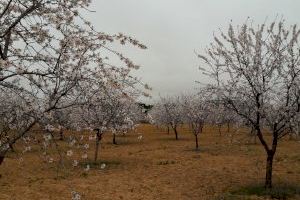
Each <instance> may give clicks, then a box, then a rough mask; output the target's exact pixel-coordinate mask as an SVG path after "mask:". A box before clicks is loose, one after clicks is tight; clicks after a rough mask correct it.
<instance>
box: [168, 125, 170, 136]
mask: <svg viewBox="0 0 300 200" xmlns="http://www.w3.org/2000/svg"><path fill="white" fill-rule="evenodd" d="M169 134H170V127H169V126H168V135H169Z"/></svg>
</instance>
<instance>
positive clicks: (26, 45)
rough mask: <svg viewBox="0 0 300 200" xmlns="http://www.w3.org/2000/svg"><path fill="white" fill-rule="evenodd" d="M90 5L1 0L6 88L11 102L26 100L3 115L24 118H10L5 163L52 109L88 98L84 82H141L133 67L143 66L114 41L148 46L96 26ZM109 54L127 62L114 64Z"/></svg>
mask: <svg viewBox="0 0 300 200" xmlns="http://www.w3.org/2000/svg"><path fill="white" fill-rule="evenodd" d="M89 4H90V1H87V0H78V1H66V0H53V1H46V0H28V1H17V0H8V1H7V0H0V5H1V6H0V92H1V96H3V97H4V98H9V99H12V101H11V102H21V103H19V104H18V105H20V106H18V107H14V106H12V105H13V104H11V105H10V106H9V107H7V108H10V109H11V110H8V111H7V112H6V111H5V112H3V113H2V114H3V115H5V114H7V115H8V117H7V116H5V119H8V118H9V119H11V118H10V117H9V116H10V113H14V111H15V109H18V110H17V111H16V112H15V115H16V116H15V118H18V119H21V118H22V119H23V118H24V120H23V121H22V123H18V124H16V120H9V122H10V124H9V126H10V127H14V128H13V129H12V130H13V131H10V132H9V134H7V133H6V134H5V137H2V134H1V138H0V139H1V144H0V164H1V163H2V161H3V160H4V158H5V156H6V153H7V151H8V149H9V146H11V145H13V144H14V143H16V142H17V141H19V140H20V139H21V138H24V137H25V135H26V134H27V133H28V131H29V130H30V129H31V128H32V127H34V126H35V125H36V124H38V123H39V122H41V121H42V120H44V121H43V123H41V124H46V123H45V119H47V117H46V116H51V115H52V113H51V112H52V111H54V110H62V109H66V108H69V107H72V106H75V105H78V104H82V103H84V101H85V99H84V98H82V92H83V91H84V89H82V87H84V86H85V83H84V82H86V81H89V80H90V79H98V80H102V81H103V82H106V83H107V84H110V85H122V84H124V80H126V84H128V85H130V84H131V82H130V81H129V80H130V79H131V80H133V81H135V78H134V77H131V76H130V71H131V70H132V69H138V66H137V65H135V64H134V63H133V62H132V61H131V60H130V59H128V58H126V57H125V56H123V55H122V54H121V53H119V52H117V51H115V50H114V49H111V48H110V47H109V45H108V44H109V43H111V42H114V41H119V42H120V44H122V45H123V44H126V43H131V44H133V45H135V46H137V47H139V48H142V49H144V48H146V47H145V46H144V45H142V44H140V43H139V42H138V41H137V40H135V39H133V38H131V37H128V36H125V35H123V34H116V35H109V34H106V33H103V32H97V31H95V30H94V28H93V26H92V25H91V24H90V23H89V22H88V21H86V20H85V19H84V18H83V17H82V16H81V15H80V13H81V12H82V11H83V10H88V6H89ZM105 52H106V53H105ZM107 55H109V56H110V57H112V56H114V57H115V58H118V59H119V60H120V61H121V62H120V63H121V64H120V65H118V66H116V65H113V64H111V63H110V61H109V58H108V57H107ZM120 83H122V84H120ZM3 103H4V102H1V103H0V104H1V106H4V104H3ZM6 103H9V102H6ZM2 104H3V105H2ZM24 116H26V117H24ZM25 119H26V120H25ZM12 132H13V133H12Z"/></svg>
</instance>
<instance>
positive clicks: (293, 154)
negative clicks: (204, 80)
mask: <svg viewBox="0 0 300 200" xmlns="http://www.w3.org/2000/svg"><path fill="white" fill-rule="evenodd" d="M224 132H226V131H225V129H224ZM138 133H142V134H143V138H142V140H141V141H139V140H138V139H137V138H138ZM179 138H180V139H179V140H178V141H176V140H175V139H174V135H173V134H172V133H170V134H169V135H168V134H167V133H166V131H163V130H157V129H156V128H155V127H153V126H150V125H142V126H140V127H139V130H138V131H137V132H136V133H132V134H129V135H126V136H119V137H118V138H117V141H118V142H119V144H118V145H112V144H111V136H110V135H105V136H104V139H103V141H102V146H101V147H102V148H101V150H100V155H99V156H100V157H99V158H100V159H99V160H100V162H101V163H106V165H107V167H106V168H105V169H100V167H99V166H97V165H96V166H92V169H91V170H90V171H89V172H88V173H85V172H84V170H82V169H78V168H77V169H74V170H71V171H70V170H67V169H59V170H58V171H57V168H56V164H54V163H53V164H48V165H46V164H45V163H43V161H42V160H41V158H40V157H39V156H38V155H37V154H38V153H37V151H34V150H33V151H32V152H29V153H26V154H25V157H26V159H24V161H23V162H22V163H21V164H20V163H19V161H18V160H17V159H12V158H15V157H16V155H15V154H13V153H11V154H10V155H9V158H7V159H6V160H5V162H4V163H3V165H1V168H0V174H1V178H0V188H1V192H0V199H18V200H25V199H30V200H38V199H39V200H40V199H53V200H54V199H71V191H72V190H76V191H77V192H79V193H80V194H82V197H83V199H89V200H90V199H91V200H92V199H101V200H109V199H128V200H137V199H147V200H148V199H149V200H152V199H198V200H201V199H203V200H205V199H207V200H211V199H220V200H221V199H264V197H256V196H247V197H245V196H239V195H235V196H231V197H230V195H229V192H231V191H237V190H241V188H243V187H247V186H249V185H259V184H262V183H263V181H264V173H265V171H264V170H265V152H264V150H263V148H262V146H261V145H260V144H256V145H255V144H246V139H245V135H243V136H241V135H236V136H234V138H233V142H232V143H231V142H230V138H229V137H226V133H224V135H223V136H221V137H220V136H219V135H218V134H217V131H216V129H213V128H211V127H209V128H208V127H205V129H204V133H203V134H202V135H201V136H200V138H199V142H200V151H195V150H194V145H195V144H194V137H193V135H192V134H191V133H188V132H187V129H180V131H179ZM241 138H244V139H241ZM238 141H239V142H238ZM299 147H300V142H299V141H290V140H287V139H286V140H282V141H281V142H280V144H279V147H278V148H279V149H278V152H277V154H276V157H275V163H274V185H275V186H276V185H292V186H294V187H300V153H299V152H300V151H299ZM89 157H90V158H93V146H91V150H90V152H89ZM223 197H224V198H223ZM225 197H226V198H225ZM291 199H300V196H295V197H293V198H291Z"/></svg>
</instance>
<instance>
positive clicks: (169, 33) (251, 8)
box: [88, 0, 300, 99]
mask: <svg viewBox="0 0 300 200" xmlns="http://www.w3.org/2000/svg"><path fill="white" fill-rule="evenodd" d="M91 9H92V10H94V11H96V12H95V13H90V14H89V16H88V18H89V20H90V21H91V22H92V23H93V24H94V25H95V27H96V29H97V30H98V31H103V32H107V33H118V32H122V33H125V34H127V35H130V36H133V37H135V38H136V39H138V40H139V41H141V42H142V43H144V44H145V45H147V47H148V49H147V50H138V49H132V48H128V50H125V52H124V53H125V54H127V55H128V56H129V57H130V58H132V60H133V61H135V62H136V63H138V64H140V65H141V66H142V67H141V69H140V70H138V72H137V73H136V75H137V76H138V77H141V78H142V80H143V81H144V82H146V83H148V84H149V85H150V86H151V87H152V88H153V91H152V96H153V97H154V99H155V98H156V97H157V96H158V95H159V94H160V95H162V96H165V95H173V94H180V93H182V92H187V91H188V92H192V91H193V90H194V89H195V88H196V87H198V86H197V84H196V83H195V81H196V80H202V79H203V78H204V76H203V75H202V74H201V73H200V71H199V70H198V66H199V64H200V62H199V60H198V59H197V57H196V55H195V53H194V51H197V52H201V51H203V49H204V48H205V47H206V46H207V45H208V44H209V43H210V41H212V39H213V33H214V32H218V29H219V28H221V29H222V30H226V28H227V27H228V24H229V22H230V20H232V21H233V24H240V23H242V22H244V21H245V20H246V19H247V17H251V18H252V19H253V20H254V22H255V23H262V22H264V21H265V19H266V17H268V19H269V20H268V21H272V20H273V19H275V17H276V16H277V15H279V16H282V15H283V16H284V18H285V19H286V21H287V22H288V23H289V24H294V23H299V20H300V12H299V9H300V0H94V1H93V4H92V6H91Z"/></svg>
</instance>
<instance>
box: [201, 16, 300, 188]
mask: <svg viewBox="0 0 300 200" xmlns="http://www.w3.org/2000/svg"><path fill="white" fill-rule="evenodd" d="M299 34H300V30H299V28H298V27H297V25H294V26H292V27H287V26H286V25H285V24H284V21H283V20H280V21H275V22H272V23H271V24H270V25H267V24H261V25H258V26H256V27H255V28H254V27H252V26H251V25H250V23H248V22H246V23H244V24H242V25H241V26H239V27H237V28H234V27H233V26H232V25H231V24H230V25H229V29H228V31H227V32H226V33H224V32H221V33H220V36H215V38H214V42H213V43H212V44H211V46H209V47H208V48H207V49H206V54H205V55H199V57H200V58H201V60H202V61H204V62H205V63H206V66H207V67H206V69H205V70H206V72H205V73H206V74H208V75H209V77H210V78H211V79H213V80H215V83H211V84H209V86H210V88H211V90H212V91H214V93H215V94H216V96H218V98H219V99H221V100H222V101H223V102H224V105H226V106H227V108H228V109H231V110H233V111H234V112H235V113H236V114H238V115H239V116H240V117H241V118H242V120H243V121H245V122H247V123H248V124H250V125H251V126H252V127H253V128H254V129H255V132H256V134H257V137H258V138H259V140H260V143H261V144H262V146H263V148H264V150H265V152H266V154H267V164H266V177H265V187H266V188H271V187H272V172H273V170H272V169H273V159H274V155H275V153H276V150H277V146H278V141H279V139H281V138H283V137H284V136H285V135H287V134H288V132H289V127H290V123H291V121H292V120H293V119H295V118H296V116H297V115H298V113H299V111H300V60H299V58H300V48H299V45H298V39H299ZM267 133H270V134H271V142H270V143H269V142H268V141H269V140H267V139H266V138H267V137H268V136H267Z"/></svg>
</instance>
